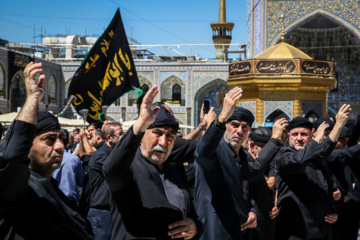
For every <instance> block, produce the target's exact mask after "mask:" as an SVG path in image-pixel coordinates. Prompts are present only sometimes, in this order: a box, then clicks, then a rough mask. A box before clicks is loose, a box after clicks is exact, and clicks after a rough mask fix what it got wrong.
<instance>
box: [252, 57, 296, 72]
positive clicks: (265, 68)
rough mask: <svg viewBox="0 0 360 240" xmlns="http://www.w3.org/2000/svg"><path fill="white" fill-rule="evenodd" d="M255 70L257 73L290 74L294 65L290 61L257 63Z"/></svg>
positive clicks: (293, 69)
mask: <svg viewBox="0 0 360 240" xmlns="http://www.w3.org/2000/svg"><path fill="white" fill-rule="evenodd" d="M256 69H257V71H258V72H259V73H292V72H294V71H295V69H296V65H295V63H294V62H293V61H291V60H279V61H259V62H258V63H257V64H256Z"/></svg>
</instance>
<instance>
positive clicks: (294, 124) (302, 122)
mask: <svg viewBox="0 0 360 240" xmlns="http://www.w3.org/2000/svg"><path fill="white" fill-rule="evenodd" d="M298 127H303V128H308V129H310V130H311V129H312V127H313V126H312V123H311V122H310V121H309V120H307V119H306V118H303V117H296V118H294V119H293V120H291V122H290V123H289V127H288V128H289V131H290V130H291V129H294V128H298Z"/></svg>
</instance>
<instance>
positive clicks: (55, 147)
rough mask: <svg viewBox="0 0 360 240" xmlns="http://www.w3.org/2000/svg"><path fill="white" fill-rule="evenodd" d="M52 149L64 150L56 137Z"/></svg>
mask: <svg viewBox="0 0 360 240" xmlns="http://www.w3.org/2000/svg"><path fill="white" fill-rule="evenodd" d="M54 150H55V151H58V150H61V151H64V144H63V142H62V141H61V140H60V139H59V138H57V139H56V142H55V144H54Z"/></svg>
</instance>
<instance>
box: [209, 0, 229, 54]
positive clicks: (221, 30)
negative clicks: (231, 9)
mask: <svg viewBox="0 0 360 240" xmlns="http://www.w3.org/2000/svg"><path fill="white" fill-rule="evenodd" d="M210 26H211V29H212V30H213V42H214V44H215V48H216V58H221V59H224V60H226V59H227V53H226V51H227V50H228V48H229V46H224V45H218V44H230V43H231V31H232V29H233V27H234V23H228V22H226V8H225V0H220V9H219V22H215V23H211V24H210Z"/></svg>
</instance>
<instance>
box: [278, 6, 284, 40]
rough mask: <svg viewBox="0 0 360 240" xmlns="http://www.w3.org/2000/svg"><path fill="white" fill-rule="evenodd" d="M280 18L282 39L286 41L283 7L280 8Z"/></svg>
mask: <svg viewBox="0 0 360 240" xmlns="http://www.w3.org/2000/svg"><path fill="white" fill-rule="evenodd" d="M276 15H277V16H278V18H280V19H281V41H282V42H284V41H285V31H284V24H285V21H284V20H285V13H284V11H283V10H282V9H280V10H279V11H278V12H277V14H276Z"/></svg>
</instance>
